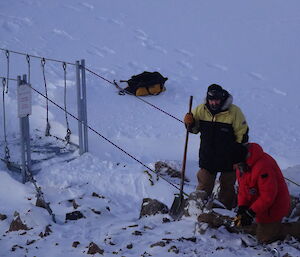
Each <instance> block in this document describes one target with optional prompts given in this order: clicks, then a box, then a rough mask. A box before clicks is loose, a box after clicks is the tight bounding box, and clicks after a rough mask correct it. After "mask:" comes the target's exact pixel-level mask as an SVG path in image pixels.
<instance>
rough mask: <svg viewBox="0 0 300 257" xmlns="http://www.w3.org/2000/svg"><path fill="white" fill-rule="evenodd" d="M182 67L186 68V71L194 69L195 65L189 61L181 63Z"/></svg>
mask: <svg viewBox="0 0 300 257" xmlns="http://www.w3.org/2000/svg"><path fill="white" fill-rule="evenodd" d="M178 63H179V64H180V65H181V66H182V67H184V68H186V69H190V70H191V69H192V68H193V65H192V64H191V63H189V62H187V61H179V62H178Z"/></svg>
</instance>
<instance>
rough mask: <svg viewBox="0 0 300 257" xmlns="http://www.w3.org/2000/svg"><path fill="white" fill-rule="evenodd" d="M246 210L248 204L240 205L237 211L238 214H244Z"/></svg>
mask: <svg viewBox="0 0 300 257" xmlns="http://www.w3.org/2000/svg"><path fill="white" fill-rule="evenodd" d="M246 210H248V207H247V206H245V205H241V206H239V208H238V209H237V212H236V216H239V215H242V214H244V213H245V211H246Z"/></svg>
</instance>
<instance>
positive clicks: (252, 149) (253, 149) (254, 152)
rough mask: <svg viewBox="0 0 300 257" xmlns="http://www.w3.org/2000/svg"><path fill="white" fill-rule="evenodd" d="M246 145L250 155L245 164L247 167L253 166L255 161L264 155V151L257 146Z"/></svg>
mask: <svg viewBox="0 0 300 257" xmlns="http://www.w3.org/2000/svg"><path fill="white" fill-rule="evenodd" d="M248 145H249V147H248V152H249V154H250V155H249V157H247V161H246V162H247V164H248V165H249V166H253V165H254V164H255V163H256V162H257V160H258V159H259V158H260V157H261V156H262V155H263V154H264V151H263V149H262V147H261V146H260V145H259V144H256V143H249V144H248Z"/></svg>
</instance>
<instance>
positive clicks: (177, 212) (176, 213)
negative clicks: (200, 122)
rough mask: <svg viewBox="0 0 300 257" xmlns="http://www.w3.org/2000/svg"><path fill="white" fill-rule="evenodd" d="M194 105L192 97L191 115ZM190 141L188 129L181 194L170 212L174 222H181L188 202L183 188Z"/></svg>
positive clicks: (190, 104)
mask: <svg viewBox="0 0 300 257" xmlns="http://www.w3.org/2000/svg"><path fill="white" fill-rule="evenodd" d="M192 104H193V96H190V102H189V113H191V112H192ZM188 140H189V131H188V128H187V130H186V136H185V145H184V154H183V162H182V170H181V183H180V192H179V194H176V196H175V198H174V201H173V203H172V206H171V209H170V211H169V215H170V216H171V217H172V218H173V219H174V220H179V219H180V218H181V217H182V215H183V211H184V206H185V202H186V200H185V199H184V192H183V187H184V178H185V166H186V155H187V146H188Z"/></svg>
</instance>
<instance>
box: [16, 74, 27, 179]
mask: <svg viewBox="0 0 300 257" xmlns="http://www.w3.org/2000/svg"><path fill="white" fill-rule="evenodd" d="M17 79H18V87H19V86H21V85H22V80H21V76H18V77H17ZM19 123H20V133H21V138H20V141H21V162H22V164H21V174H22V183H23V184H25V182H26V161H25V143H24V125H23V118H19Z"/></svg>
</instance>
